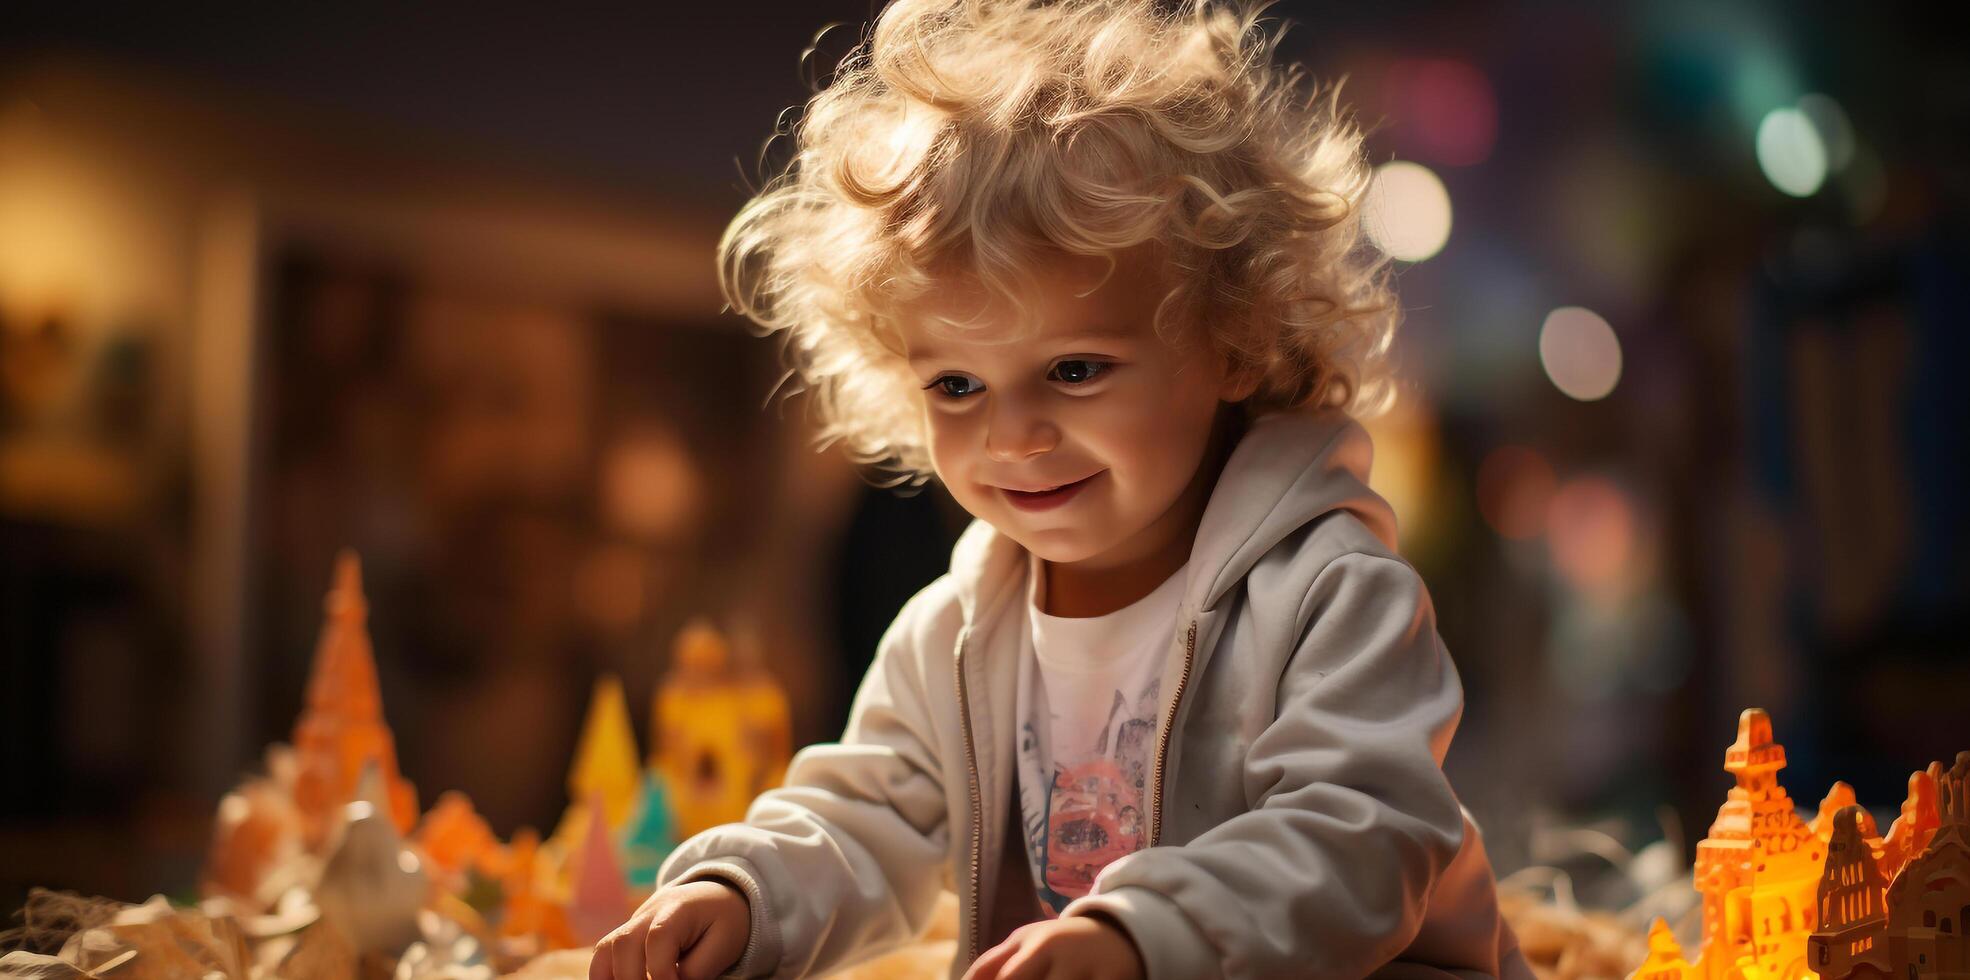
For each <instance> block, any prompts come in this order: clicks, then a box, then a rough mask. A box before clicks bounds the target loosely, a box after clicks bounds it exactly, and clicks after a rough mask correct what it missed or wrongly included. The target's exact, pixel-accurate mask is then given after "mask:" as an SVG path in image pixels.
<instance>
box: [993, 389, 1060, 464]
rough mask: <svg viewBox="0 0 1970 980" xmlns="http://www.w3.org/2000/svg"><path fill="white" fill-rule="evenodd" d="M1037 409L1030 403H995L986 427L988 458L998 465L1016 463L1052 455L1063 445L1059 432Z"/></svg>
mask: <svg viewBox="0 0 1970 980" xmlns="http://www.w3.org/2000/svg"><path fill="white" fill-rule="evenodd" d="M1038 407H1039V406H1037V405H1035V404H1034V403H1033V401H1032V400H1031V399H1025V398H1018V397H999V398H994V399H992V402H991V404H990V405H989V406H988V409H989V413H990V414H989V417H988V418H987V419H986V423H985V455H986V456H988V457H990V458H991V459H992V460H994V461H995V462H1001V463H1016V462H1018V461H1020V460H1022V459H1030V458H1032V457H1034V456H1039V455H1041V454H1043V453H1048V452H1052V451H1053V449H1054V447H1055V446H1058V445H1059V444H1060V430H1059V429H1058V428H1055V427H1054V424H1053V421H1052V419H1050V418H1048V417H1047V415H1046V413H1044V412H1041V411H1038V410H1037V409H1038Z"/></svg>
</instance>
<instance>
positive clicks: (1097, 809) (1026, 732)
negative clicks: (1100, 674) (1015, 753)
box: [1019, 679, 1160, 915]
mask: <svg viewBox="0 0 1970 980" xmlns="http://www.w3.org/2000/svg"><path fill="white" fill-rule="evenodd" d="M1159 686H1160V679H1152V680H1151V681H1150V682H1149V685H1148V686H1147V687H1145V688H1144V689H1143V690H1142V691H1141V692H1140V693H1139V694H1137V695H1136V697H1135V698H1134V699H1133V700H1131V699H1129V698H1126V697H1124V696H1123V694H1122V692H1121V691H1120V690H1116V689H1113V688H1111V689H1110V690H1111V691H1112V692H1113V695H1114V697H1113V699H1112V701H1111V703H1110V705H1109V709H1108V713H1107V718H1106V721H1105V722H1104V723H1103V725H1102V726H1101V728H1100V730H1099V731H1098V732H1096V733H1095V735H1094V738H1093V741H1092V743H1091V744H1084V745H1078V746H1077V745H1050V744H1048V743H1049V742H1050V741H1051V738H1049V734H1050V733H1051V732H1054V731H1057V729H1055V728H1054V726H1052V725H1051V724H1049V725H1048V726H1046V728H1045V729H1041V728H1040V727H1038V726H1037V725H1036V720H1037V719H1035V718H1032V717H1028V718H1027V719H1025V720H1024V721H1023V722H1022V723H1021V725H1020V739H1019V762H1020V771H1021V779H1020V781H1019V783H1020V787H1019V804H1020V817H1021V820H1022V821H1023V823H1024V827H1025V831H1026V847H1027V855H1028V857H1029V858H1030V859H1031V862H1032V867H1034V868H1035V869H1038V873H1037V875H1036V878H1037V880H1036V882H1035V885H1036V887H1037V888H1038V891H1039V894H1040V899H1041V901H1042V903H1043V904H1044V905H1045V906H1046V909H1047V911H1048V913H1049V915H1059V914H1060V912H1061V910H1062V909H1065V908H1066V907H1067V903H1068V902H1071V901H1073V900H1074V899H1076V898H1079V897H1081V896H1083V895H1086V894H1087V893H1088V891H1089V889H1091V888H1092V887H1093V885H1094V878H1095V875H1097V874H1100V873H1101V869H1102V868H1105V867H1107V866H1108V864H1109V862H1111V861H1114V860H1115V859H1116V858H1119V857H1122V856H1124V855H1127V854H1132V853H1134V852H1135V851H1138V850H1141V849H1142V847H1143V845H1144V844H1145V843H1146V841H1145V839H1144V836H1143V835H1144V833H1145V832H1146V831H1147V830H1148V819H1147V818H1148V813H1147V811H1146V810H1145V809H1144V807H1145V803H1146V801H1145V800H1144V798H1143V792H1144V788H1145V786H1146V785H1147V784H1148V779H1149V753H1150V749H1151V743H1152V742H1154V741H1155V732H1156V714H1157V709H1158V705H1157V699H1156V694H1157V688H1158V687H1159ZM1042 703H1043V704H1044V701H1042ZM1042 710H1048V709H1044V708H1043V709H1042ZM1050 717H1051V716H1050ZM1042 773H1046V774H1049V776H1048V778H1046V779H1041V778H1040V776H1041V774H1042ZM1039 786H1044V787H1045V792H1044V794H1041V793H1037V792H1034V788H1036V787H1039Z"/></svg>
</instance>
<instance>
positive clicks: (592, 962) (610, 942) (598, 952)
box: [588, 936, 616, 980]
mask: <svg viewBox="0 0 1970 980" xmlns="http://www.w3.org/2000/svg"><path fill="white" fill-rule="evenodd" d="M615 939H616V937H614V936H609V937H606V938H604V939H603V940H602V941H601V942H599V943H596V944H595V948H594V949H593V950H590V951H589V954H588V980H615V978H616V964H615V960H614V959H613V957H614V956H615V955H616V953H615V948H614V947H615Z"/></svg>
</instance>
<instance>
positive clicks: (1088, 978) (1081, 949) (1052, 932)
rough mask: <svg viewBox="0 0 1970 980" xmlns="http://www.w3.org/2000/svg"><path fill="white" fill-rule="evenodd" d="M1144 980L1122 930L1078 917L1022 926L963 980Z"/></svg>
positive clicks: (1132, 945) (1137, 956)
mask: <svg viewBox="0 0 1970 980" xmlns="http://www.w3.org/2000/svg"><path fill="white" fill-rule="evenodd" d="M1070 978H1071V980H1142V978H1143V968H1142V954H1141V953H1139V952H1137V951H1136V948H1135V942H1134V941H1132V940H1131V939H1129V937H1128V936H1127V935H1124V934H1123V932H1122V930H1121V929H1120V928H1118V927H1116V926H1114V925H1112V924H1110V923H1109V922H1107V921H1105V920H1103V919H1098V918H1095V917H1093V916H1087V915H1077V916H1071V917H1069V918H1065V919H1049V920H1047V921H1045V922H1034V923H1031V924H1029V925H1024V926H1020V927H1019V928H1018V929H1016V930H1014V931H1013V933H1012V935H1010V936H1007V937H1006V941H1005V942H1002V943H1000V944H998V945H997V946H994V947H992V948H991V949H989V950H986V951H985V955H983V956H980V957H979V958H978V960H977V962H975V963H973V964H971V969H969V970H966V971H965V975H964V980H1070Z"/></svg>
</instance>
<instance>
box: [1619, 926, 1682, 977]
mask: <svg viewBox="0 0 1970 980" xmlns="http://www.w3.org/2000/svg"><path fill="white" fill-rule="evenodd" d="M1689 968H1690V965H1689V962H1688V961H1687V960H1685V959H1683V947H1682V946H1681V945H1680V944H1678V943H1677V942H1676V934H1675V933H1673V932H1670V931H1669V924H1668V923H1667V922H1664V921H1662V917H1661V916H1657V917H1656V919H1655V923H1654V924H1653V925H1651V926H1649V955H1648V959H1646V960H1643V961H1642V965H1641V966H1639V967H1637V968H1636V969H1635V972H1634V975H1633V980H1683V977H1684V976H1685V975H1686V974H1687V973H1688V972H1689Z"/></svg>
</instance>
